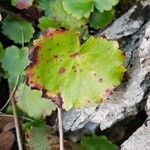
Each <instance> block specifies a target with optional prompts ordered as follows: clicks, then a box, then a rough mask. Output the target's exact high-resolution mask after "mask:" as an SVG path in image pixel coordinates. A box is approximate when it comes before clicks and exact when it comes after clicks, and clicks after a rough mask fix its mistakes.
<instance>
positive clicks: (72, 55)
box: [70, 53, 80, 59]
mask: <svg viewBox="0 0 150 150" xmlns="http://www.w3.org/2000/svg"><path fill="white" fill-rule="evenodd" d="M78 57H80V55H79V53H73V54H71V55H70V58H72V59H76V58H78Z"/></svg>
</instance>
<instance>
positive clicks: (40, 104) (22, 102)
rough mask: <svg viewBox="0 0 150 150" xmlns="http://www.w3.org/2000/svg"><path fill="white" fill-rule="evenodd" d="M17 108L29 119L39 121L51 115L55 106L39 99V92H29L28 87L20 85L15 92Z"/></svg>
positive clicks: (48, 101)
mask: <svg viewBox="0 0 150 150" xmlns="http://www.w3.org/2000/svg"><path fill="white" fill-rule="evenodd" d="M15 98H16V100H17V106H18V107H19V108H20V109H21V110H22V111H23V112H26V113H27V114H28V115H29V116H30V117H33V118H36V119H39V118H45V117H46V116H49V115H51V113H52V111H53V110H55V108H56V107H55V105H54V104H53V103H52V102H51V101H50V100H47V99H45V98H42V97H41V91H36V90H31V89H30V87H28V86H26V85H24V84H21V85H20V86H19V89H18V90H17V92H16V95H15Z"/></svg>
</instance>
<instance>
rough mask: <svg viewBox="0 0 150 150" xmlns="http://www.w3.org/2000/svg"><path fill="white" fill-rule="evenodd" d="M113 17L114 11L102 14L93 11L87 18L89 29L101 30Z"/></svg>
mask: <svg viewBox="0 0 150 150" xmlns="http://www.w3.org/2000/svg"><path fill="white" fill-rule="evenodd" d="M114 16H115V11H114V9H112V10H110V11H104V12H103V13H101V12H99V11H98V10H95V11H94V12H93V13H92V14H91V16H90V18H89V23H90V27H93V28H94V29H103V28H105V27H106V26H107V25H109V24H110V23H111V22H112V20H113V18H114Z"/></svg>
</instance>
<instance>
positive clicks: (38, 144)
mask: <svg viewBox="0 0 150 150" xmlns="http://www.w3.org/2000/svg"><path fill="white" fill-rule="evenodd" d="M28 127H30V129H27V130H26V133H25V139H26V142H27V143H26V146H27V147H26V149H28V150H59V149H60V148H59V138H58V136H56V135H55V134H54V133H53V131H52V130H51V129H50V128H48V127H44V126H43V127H42V126H41V127H35V126H30V125H29V124H27V125H26V128H28ZM64 149H65V150H83V149H81V148H80V147H79V145H78V144H75V143H71V142H68V141H64Z"/></svg>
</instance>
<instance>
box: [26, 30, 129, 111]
mask: <svg viewBox="0 0 150 150" xmlns="http://www.w3.org/2000/svg"><path fill="white" fill-rule="evenodd" d="M118 47H119V45H118V43H117V42H115V41H107V40H106V39H104V38H101V37H98V38H94V37H90V38H89V39H88V41H87V42H85V43H84V44H83V45H82V46H80V42H79V37H78V36H77V34H75V33H74V32H73V31H63V30H59V31H55V30H48V31H47V32H46V33H45V34H44V35H43V36H42V37H41V38H40V39H39V40H36V41H34V47H33V48H32V49H31V51H30V55H29V58H30V60H31V61H32V63H31V64H32V65H29V66H28V69H27V76H28V85H30V86H31V87H32V88H36V89H39V90H43V89H44V91H43V95H45V96H46V97H49V98H51V99H53V102H55V103H56V104H58V103H59V104H60V102H61V101H60V100H62V101H63V106H62V107H63V108H64V109H65V110H69V109H71V108H72V107H81V106H87V105H88V104H89V103H91V104H94V103H96V102H101V101H102V100H103V99H106V98H107V97H109V96H110V95H111V94H112V91H113V89H114V88H115V87H116V86H118V85H119V84H120V83H121V79H122V76H123V74H124V72H125V71H126V69H125V68H124V66H123V63H124V59H125V58H124V55H123V53H122V51H121V50H119V49H118ZM60 95H61V98H62V99H61V98H60ZM59 106H60V105H59Z"/></svg>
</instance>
